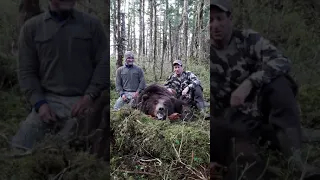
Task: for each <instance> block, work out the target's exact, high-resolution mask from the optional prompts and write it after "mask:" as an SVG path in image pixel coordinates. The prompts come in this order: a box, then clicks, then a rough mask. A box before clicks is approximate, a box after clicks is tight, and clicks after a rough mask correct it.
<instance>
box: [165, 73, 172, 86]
mask: <svg viewBox="0 0 320 180" xmlns="http://www.w3.org/2000/svg"><path fill="white" fill-rule="evenodd" d="M171 77H172V74H171V75H170V76H168V77H167V79H166V82H165V84H164V87H166V88H171Z"/></svg>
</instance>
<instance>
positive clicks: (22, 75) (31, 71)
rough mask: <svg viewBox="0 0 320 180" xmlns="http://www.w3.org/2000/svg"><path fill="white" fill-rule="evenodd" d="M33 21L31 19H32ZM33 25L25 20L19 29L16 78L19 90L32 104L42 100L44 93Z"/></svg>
mask: <svg viewBox="0 0 320 180" xmlns="http://www.w3.org/2000/svg"><path fill="white" fill-rule="evenodd" d="M32 22H33V21H32ZM32 28H33V26H32V24H31V23H30V22H26V23H25V24H24V25H23V26H22V28H21V31H20V36H19V41H18V49H19V52H18V62H17V64H18V80H19V85H20V88H21V91H22V92H23V93H24V94H25V95H26V97H27V99H28V100H29V101H30V103H31V104H32V105H33V106H34V105H35V104H37V102H40V101H43V100H44V99H45V98H44V94H43V90H42V87H41V84H40V79H39V66H40V62H39V60H38V56H37V50H36V46H35V42H34V40H33V38H32V37H33V35H32V33H33V30H32Z"/></svg>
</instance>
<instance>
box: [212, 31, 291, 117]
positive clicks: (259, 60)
mask: <svg viewBox="0 0 320 180" xmlns="http://www.w3.org/2000/svg"><path fill="white" fill-rule="evenodd" d="M210 51H211V53H210V60H211V65H210V73H211V77H210V79H211V85H210V91H211V100H212V104H214V106H213V111H214V112H213V113H214V114H215V112H217V114H218V113H219V112H222V111H223V110H225V108H227V107H229V106H230V96H231V93H232V92H233V91H234V90H235V89H236V88H237V87H238V86H239V85H240V84H241V83H242V82H243V81H244V80H246V79H248V80H250V81H251V82H252V84H253V89H255V90H256V91H254V92H255V93H254V94H255V95H253V98H252V99H251V100H250V101H249V102H246V103H245V105H244V106H242V107H240V108H239V109H240V110H241V111H242V112H244V113H246V114H250V115H253V116H260V115H261V113H260V112H259V108H258V105H259V104H258V97H257V96H256V95H257V93H258V92H259V90H260V89H261V87H262V86H263V85H264V84H267V83H269V82H270V81H271V80H272V79H274V78H275V77H277V76H279V75H282V74H287V73H288V72H289V70H290V64H291V61H290V60H289V59H288V58H286V57H285V56H284V55H283V54H281V53H280V52H279V51H278V50H277V48H276V47H275V46H273V45H272V44H271V43H270V42H269V41H268V40H267V39H264V38H263V37H262V36H261V35H260V34H259V33H257V32H255V31H253V30H250V29H247V30H242V31H240V30H234V31H233V36H232V39H231V41H230V44H229V46H228V48H227V49H225V50H218V49H216V48H215V47H214V45H213V44H211V47H210Z"/></svg>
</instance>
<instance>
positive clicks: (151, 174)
mask: <svg viewBox="0 0 320 180" xmlns="http://www.w3.org/2000/svg"><path fill="white" fill-rule="evenodd" d="M115 171H116V172H123V173H129V174H145V175H150V176H158V175H157V174H154V173H149V172H142V171H126V170H115Z"/></svg>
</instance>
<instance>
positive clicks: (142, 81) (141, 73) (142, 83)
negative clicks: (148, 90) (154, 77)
mask: <svg viewBox="0 0 320 180" xmlns="http://www.w3.org/2000/svg"><path fill="white" fill-rule="evenodd" d="M139 69H140V79H139V87H138V89H137V92H138V93H140V92H141V91H142V90H143V89H144V88H145V87H146V81H145V79H144V73H143V70H142V69H141V68H139Z"/></svg>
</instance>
